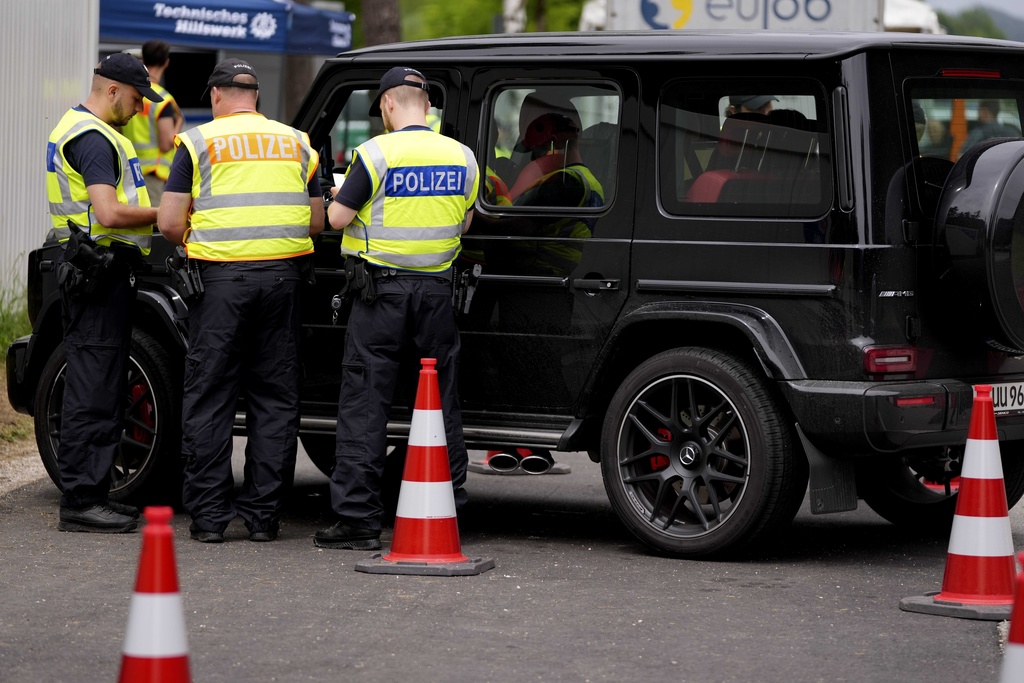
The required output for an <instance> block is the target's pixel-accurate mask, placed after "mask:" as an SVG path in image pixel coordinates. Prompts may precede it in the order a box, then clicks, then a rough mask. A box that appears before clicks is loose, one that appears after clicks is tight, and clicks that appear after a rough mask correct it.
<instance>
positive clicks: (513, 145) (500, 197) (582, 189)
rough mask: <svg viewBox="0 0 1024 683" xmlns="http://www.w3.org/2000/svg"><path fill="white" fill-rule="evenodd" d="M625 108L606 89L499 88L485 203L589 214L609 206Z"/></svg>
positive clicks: (493, 114)
mask: <svg viewBox="0 0 1024 683" xmlns="http://www.w3.org/2000/svg"><path fill="white" fill-rule="evenodd" d="M620 105H621V97H620V96H619V94H618V92H617V91H616V90H615V89H613V88H612V87H611V86H605V85H578V84H572V83H545V84H543V85H536V86H530V87H522V86H519V85H516V86H514V87H513V86H508V87H499V88H495V89H494V90H493V94H492V98H491V102H490V106H489V107H488V111H489V112H490V113H489V117H488V121H487V124H488V127H487V130H488V146H487V153H486V157H487V184H486V188H485V192H484V193H483V197H482V201H483V203H484V204H485V205H487V206H489V207H495V208H503V209H509V208H519V207H522V208H538V207H545V208H565V209H583V210H588V209H599V208H601V207H603V206H606V205H608V204H610V203H611V201H612V193H613V191H614V187H615V176H616V159H617V150H618V139H619V133H620V131H619V112H620ZM588 236H589V235H588Z"/></svg>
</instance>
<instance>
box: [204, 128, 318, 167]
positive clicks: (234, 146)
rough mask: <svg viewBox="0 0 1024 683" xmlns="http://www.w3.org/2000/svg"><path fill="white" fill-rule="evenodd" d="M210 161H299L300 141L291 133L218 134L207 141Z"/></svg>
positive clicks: (215, 162) (214, 162) (216, 162)
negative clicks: (290, 134)
mask: <svg viewBox="0 0 1024 683" xmlns="http://www.w3.org/2000/svg"><path fill="white" fill-rule="evenodd" d="M206 149H207V150H208V152H209V154H210V163H213V164H218V163H221V162H230V161H253V160H262V161H299V160H300V154H299V142H298V140H296V139H295V138H294V137H291V136H289V135H273V134H270V133H243V134H239V135H218V136H217V137H213V138H210V139H209V140H208V141H207V143H206Z"/></svg>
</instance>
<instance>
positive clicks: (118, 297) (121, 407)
mask: <svg viewBox="0 0 1024 683" xmlns="http://www.w3.org/2000/svg"><path fill="white" fill-rule="evenodd" d="M71 267H72V266H70V265H69V264H66V263H64V262H63V257H62V259H61V262H60V263H59V264H58V268H59V269H69V268H71ZM60 300H61V313H62V317H63V323H64V352H65V354H66V355H67V367H66V368H65V370H64V404H63V406H62V408H61V429H60V444H59V445H58V446H57V467H58V469H59V470H60V486H61V491H62V495H61V501H60V504H61V505H62V506H65V507H72V508H79V507H87V506H90V505H95V504H97V503H103V502H105V501H106V500H107V494H108V492H109V490H110V471H111V467H112V466H113V464H114V459H115V458H116V457H117V452H118V445H119V444H120V442H121V433H122V431H123V421H124V412H125V409H126V408H127V366H128V357H129V352H130V351H131V335H132V323H131V312H132V303H133V302H134V300H135V281H134V277H133V275H132V271H131V268H130V267H129V266H128V265H127V264H124V263H121V262H115V264H114V266H112V267H111V269H110V270H109V271H108V272H107V273H106V275H105V276H104V277H103V279H102V281H101V282H100V283H99V284H98V285H97V287H96V291H94V292H93V293H92V294H81V295H78V296H72V295H70V294H69V293H68V292H67V291H66V288H65V287H64V286H62V287H61V289H60Z"/></svg>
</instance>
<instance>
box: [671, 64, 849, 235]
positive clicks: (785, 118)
mask: <svg viewBox="0 0 1024 683" xmlns="http://www.w3.org/2000/svg"><path fill="white" fill-rule="evenodd" d="M744 92H767V93H770V94H767V95H762V96H758V97H751V96H737V93H744ZM822 97H823V96H822V94H821V93H820V89H819V88H817V87H816V86H815V85H814V84H810V83H808V84H806V85H801V84H794V83H773V84H771V85H770V86H767V87H766V86H765V84H764V83H760V84H753V83H746V82H734V83H733V82H722V81H716V82H713V83H712V82H697V81H676V82H675V83H672V84H670V85H669V86H668V87H667V88H666V90H665V91H664V93H663V96H662V102H661V106H660V108H659V136H660V138H659V161H658V171H659V187H660V192H661V200H662V204H663V206H664V208H665V210H666V211H667V212H668V213H671V214H678V215H683V216H752V217H754V216H756V217H777V218H785V217H811V216H818V215H820V214H822V213H823V212H824V211H826V210H827V209H828V207H829V205H830V203H831V172H830V169H831V163H830V158H829V146H828V140H829V138H828V129H827V125H826V121H825V117H824V116H822V115H821V112H824V111H825V106H824V101H823V99H822ZM738 100H744V101H746V102H753V103H754V104H757V105H759V106H758V107H757V108H756V109H755V110H748V109H746V108H745V107H741V106H739V105H734V104H732V103H734V102H736V101H738Z"/></svg>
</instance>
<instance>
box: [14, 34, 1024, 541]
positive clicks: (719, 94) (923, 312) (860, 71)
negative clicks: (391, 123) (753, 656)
mask: <svg viewBox="0 0 1024 683" xmlns="http://www.w3.org/2000/svg"><path fill="white" fill-rule="evenodd" d="M399 64H400V65H407V66H411V67H415V68H416V69H419V70H420V71H421V72H423V73H424V74H425V75H426V76H427V78H428V79H429V81H430V84H431V87H432V103H433V105H434V108H433V109H432V112H431V113H432V119H433V121H434V123H435V125H436V126H437V128H438V130H439V132H440V133H441V134H443V135H448V136H451V137H454V138H456V139H458V140H460V141H462V142H463V143H465V144H467V145H469V146H470V147H471V148H472V149H474V150H475V152H476V154H477V157H478V160H479V161H480V165H481V168H484V169H486V174H487V183H486V188H485V190H484V191H483V192H481V194H480V197H479V199H478V201H477V204H476V207H475V211H476V218H475V219H474V221H473V226H472V229H471V231H470V232H469V233H468V234H467V235H466V236H465V238H464V241H463V252H462V256H461V258H460V261H459V272H458V273H457V275H456V277H455V283H456V285H457V286H458V287H457V289H458V291H456V292H455V294H454V297H453V298H454V300H456V303H457V305H458V307H459V320H460V328H461V332H462V342H463V355H462V364H461V387H460V391H461V397H462V408H463V415H464V419H465V436H466V441H467V443H468V444H469V445H470V447H471V448H479V449H507V450H511V449H515V448H520V447H531V448H536V449H553V450H554V449H557V450H562V451H587V452H588V453H589V454H590V456H591V458H592V459H593V460H594V461H595V462H600V464H601V468H602V472H603V475H604V481H605V485H606V488H607V492H608V495H609V498H610V500H611V502H612V505H613V506H614V508H615V510H616V512H617V513H618V515H619V516H620V518H621V520H622V522H623V523H624V524H625V525H626V526H627V527H628V528H629V529H630V531H632V532H633V533H634V534H635V535H636V536H637V537H638V538H639V539H640V540H642V541H643V542H644V543H646V544H648V545H649V546H651V547H652V548H654V549H656V550H658V551H660V552H665V553H668V554H673V555H678V556H684V557H696V556H703V555H708V554H712V553H718V552H721V551H724V550H726V549H735V548H739V547H747V546H749V545H750V544H751V543H753V542H754V541H756V540H759V539H763V538H764V537H765V536H766V534H767V533H768V532H770V531H772V530H775V529H778V528H780V527H781V526H783V525H785V524H787V523H788V522H790V521H791V520H792V518H793V516H794V515H795V513H796V511H797V510H798V508H799V506H800V505H801V503H802V501H803V499H804V496H805V493H807V491H808V487H807V484H808V480H809V482H810V505H811V509H812V511H813V512H816V513H825V512H837V511H842V510H849V509H852V508H854V507H856V505H857V501H858V499H863V500H864V501H865V502H866V503H867V504H868V505H869V506H871V508H873V509H874V510H876V511H877V512H878V513H880V514H881V515H883V516H884V517H885V518H887V519H889V520H891V521H892V522H894V523H905V524H911V525H920V526H921V528H933V529H934V528H941V527H942V526H943V525H946V524H948V523H949V521H950V519H951V517H952V514H953V511H954V505H955V500H956V493H957V484H958V473H959V470H960V466H961V459H962V456H963V453H964V445H965V441H966V436H967V428H968V422H969V415H970V411H971V407H972V395H973V385H976V384H979V383H986V384H992V385H993V386H994V397H995V409H996V418H997V423H998V429H999V437H1000V440H1001V443H1000V449H1001V453H1002V461H1003V469H1004V478H1005V483H1006V489H1007V496H1008V500H1009V503H1010V505H1013V504H1014V503H1016V502H1017V501H1018V499H1019V498H1020V497H1021V495H1022V494H1024V458H1022V452H1021V451H1022V445H1024V203H1022V196H1024V164H1022V161H1024V141H1022V140H1020V139H1015V137H1013V136H1014V135H1016V136H1019V131H1020V126H1021V112H1022V111H1024V45H1022V44H1018V43H1012V42H1001V41H991V40H980V39H969V38H961V37H951V36H933V35H900V34H892V33H873V34H826V33H809V34H773V33H742V34H729V33H701V32H645V33H634V34H617V33H590V34H573V35H555V34H544V35H518V36H481V37H466V38H457V39H445V40H434V41H426V42H416V43H407V44H396V45H389V46H380V47H375V48H370V49H363V50H357V51H353V52H349V53H345V54H342V55H340V56H338V57H337V58H335V59H330V60H327V62H326V63H325V64H324V65H323V67H322V69H321V70H320V72H319V75H318V76H317V78H316V81H315V83H314V85H313V87H312V88H311V90H310V92H309V94H308V95H307V97H306V98H305V100H304V102H303V104H302V106H301V110H300V113H299V115H298V117H297V120H296V121H295V122H294V124H295V125H296V126H297V127H299V128H302V129H304V130H306V131H308V132H309V134H310V138H311V140H312V141H313V144H314V145H315V146H316V147H318V148H319V149H320V150H321V151H322V156H323V160H324V169H323V171H324V173H325V177H326V178H330V177H331V174H332V173H342V172H344V170H345V168H346V166H347V163H348V161H349V159H350V158H351V152H352V149H353V148H354V147H355V146H356V145H357V144H359V143H360V142H362V141H363V140H365V139H366V138H368V137H369V136H371V135H374V134H376V133H378V132H381V131H380V127H381V122H380V120H379V119H370V118H369V117H368V116H367V109H368V106H367V105H368V101H369V99H370V97H372V95H373V93H374V92H375V90H376V86H377V83H378V81H379V80H380V77H381V75H382V74H383V73H384V72H385V71H386V70H387V69H388V68H390V67H392V66H395V65H399ZM752 95H759V96H760V97H759V98H758V99H760V100H761V101H762V102H763V101H767V102H769V103H770V106H768V107H765V106H762V107H760V108H759V109H758V110H756V111H742V107H741V108H740V109H741V111H739V112H736V113H734V111H733V110H732V109H730V108H729V107H730V103H731V102H739V101H740V100H744V99H749V97H750V96H752ZM742 96H747V97H742ZM993 105H995V109H996V110H997V118H998V121H999V124H1000V125H999V127H998V128H993V127H992V124H991V123H990V122H989V121H987V120H985V119H984V118H983V117H982V115H981V114H980V111H981V109H983V108H985V109H991V108H992V106H993ZM545 117H546V118H545ZM993 131H996V133H998V134H999V135H1001V136H1003V137H998V138H994V139H993V138H991V136H992V135H993V134H995V133H993ZM1007 134H1010V135H1011V137H1005V136H1006V135H1007ZM986 138H988V139H986ZM538 150H540V152H538ZM570 165H576V166H584V167H586V169H588V172H589V174H590V176H589V177H588V178H589V179H588V182H589V183H590V185H591V186H592V187H591V190H592V192H590V193H589V196H590V198H591V199H590V200H588V201H581V200H580V197H579V195H578V193H576V194H572V193H568V194H566V193H563V194H560V193H559V191H558V188H553V187H547V188H545V187H543V183H547V182H549V181H550V180H551V178H553V177H564V174H559V173H557V172H556V171H558V170H559V169H560V168H561V169H562V170H564V169H565V168H567V167H568V166H570ZM531 174H532V175H531ZM577 175H578V174H577ZM538 178H539V179H540V180H537V179H538ZM563 184H564V183H563ZM538 188H540V189H538ZM562 189H564V188H562ZM595 196H596V197H598V199H597V200H596V201H595V200H594V199H593V198H594V197H595ZM42 232H44V230H43V229H42V228H41V229H40V233H42ZM155 241H156V243H157V244H156V247H155V248H154V251H153V255H152V258H151V261H152V272H150V273H148V274H146V275H144V276H142V278H141V282H140V283H139V296H138V301H137V304H136V309H137V310H136V316H135V328H136V329H135V337H134V342H133V353H132V364H131V377H130V388H129V391H130V394H131V395H130V408H129V411H128V421H127V427H126V430H125V434H124V439H123V442H122V452H121V458H120V460H119V461H118V463H117V465H116V472H115V479H114V484H113V490H112V494H113V495H114V496H115V497H122V498H129V499H133V500H137V501H144V500H147V499H152V498H154V497H158V496H160V495H161V494H166V493H167V492H168V491H171V492H173V491H174V490H175V489H176V487H177V486H178V483H177V482H178V470H179V468H180V463H179V439H180V434H179V431H180V418H179V403H180V399H181V388H180V387H181V363H182V356H183V351H184V347H185V345H186V326H187V319H186V306H185V305H184V304H183V302H182V300H181V299H180V298H179V297H178V296H177V295H176V293H175V291H174V290H173V289H172V288H171V287H170V285H169V278H168V273H167V271H166V269H165V267H164V258H165V257H166V256H167V254H168V252H169V249H168V247H167V245H166V243H164V242H162V241H161V240H160V239H159V236H157V238H156V240H155ZM339 242H340V234H338V233H325V234H323V235H321V236H320V237H318V238H317V240H316V253H315V256H314V263H315V274H316V283H315V284H314V285H310V286H309V288H308V290H307V291H306V292H305V295H304V300H303V307H304V316H303V321H304V322H303V324H304V330H305V332H304V335H305V336H304V346H303V351H302V363H303V369H304V388H303V396H302V423H301V425H302V426H301V430H302V431H301V440H302V444H303V446H304V448H305V450H306V451H307V453H308V454H309V455H310V457H311V458H312V460H313V461H314V462H315V463H316V464H317V465H318V466H319V467H320V468H321V469H323V470H324V471H329V470H330V468H331V467H332V464H333V451H334V448H333V443H334V437H333V431H334V426H335V412H336V401H337V396H338V378H339V363H340V350H341V348H342V344H343V338H344V334H345V310H344V308H342V309H341V310H340V311H335V310H334V309H332V306H331V301H332V297H333V295H334V294H336V293H337V292H338V290H339V289H340V287H341V279H342V273H343V269H342V259H341V256H340V251H339ZM57 249H58V247H57V246H56V245H55V244H46V245H44V246H43V247H42V248H41V249H39V250H38V251H36V252H34V253H32V254H31V257H30V264H29V273H28V287H29V304H30V313H31V318H32V320H33V324H34V331H33V334H32V335H31V336H29V337H26V338H23V339H19V340H18V341H16V342H15V343H14V344H13V345H12V346H11V347H10V348H9V349H8V354H7V374H8V388H9V389H8V390H9V394H10V399H11V403H12V404H13V405H14V406H15V407H16V408H18V409H19V410H21V411H23V412H27V413H29V414H32V415H34V416H35V420H36V433H37V438H38V442H39V450H40V453H41V456H42V459H43V462H44V463H45V464H46V466H47V468H48V470H49V471H50V473H51V474H53V473H54V472H55V466H54V453H55V450H56V449H55V444H56V442H57V441H58V440H59V439H60V423H61V420H60V406H61V393H62V372H63V367H64V354H63V351H62V347H61V328H60V311H59V308H60V306H59V302H58V298H57V294H56V290H55V284H54V277H53V273H52V272H51V269H50V267H49V266H50V264H52V263H53V260H54V258H55V254H56V252H57ZM470 293H472V296H470ZM467 302H468V305H467ZM336 314H337V315H336ZM409 396H410V394H406V398H408V397H409ZM401 403H402V405H403V406H405V407H404V408H401V409H400V410H399V414H397V415H396V416H395V419H394V420H393V421H392V423H391V424H390V425H389V432H390V434H391V437H392V442H393V443H394V444H395V445H399V444H401V443H402V442H403V439H404V438H405V436H406V435H407V433H408V428H409V409H408V405H409V401H408V400H404V401H402V402H401ZM243 421H244V404H241V403H240V405H239V416H238V423H239V425H241V424H242V423H243Z"/></svg>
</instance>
